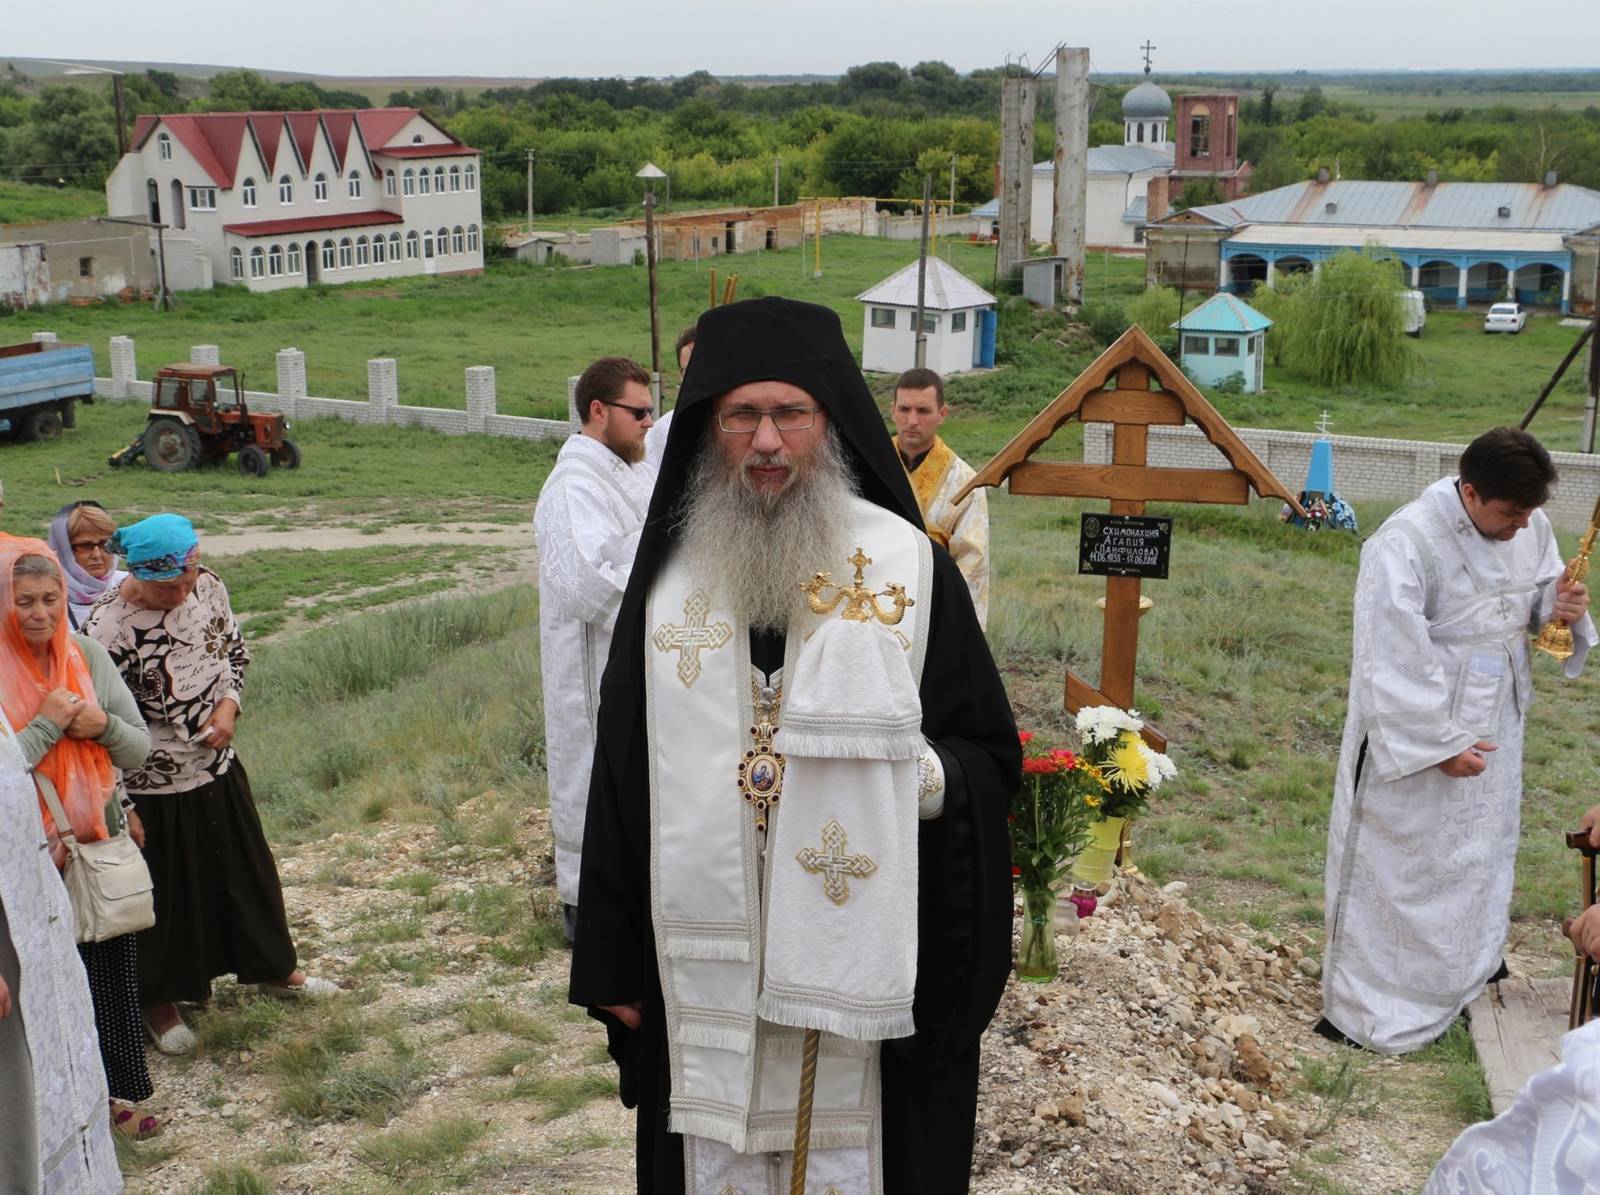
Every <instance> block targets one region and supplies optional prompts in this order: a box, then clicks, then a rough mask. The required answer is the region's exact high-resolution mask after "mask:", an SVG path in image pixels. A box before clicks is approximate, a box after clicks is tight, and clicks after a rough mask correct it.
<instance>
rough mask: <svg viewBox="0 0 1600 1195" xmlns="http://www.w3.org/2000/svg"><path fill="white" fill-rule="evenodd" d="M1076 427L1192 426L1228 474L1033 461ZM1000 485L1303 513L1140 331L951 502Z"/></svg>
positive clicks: (1100, 360) (1120, 342)
mask: <svg viewBox="0 0 1600 1195" xmlns="http://www.w3.org/2000/svg"><path fill="white" fill-rule="evenodd" d="M1070 419H1079V420H1081V421H1083V422H1084V423H1113V424H1124V425H1135V426H1141V425H1142V426H1150V425H1163V424H1165V425H1170V426H1182V425H1183V424H1184V423H1186V422H1189V421H1191V420H1192V421H1193V422H1194V423H1195V424H1196V425H1198V426H1199V428H1200V430H1201V431H1202V432H1204V433H1205V436H1206V439H1208V440H1209V441H1211V443H1212V444H1214V445H1215V446H1216V447H1217V449H1218V450H1219V451H1220V452H1221V453H1222V455H1223V456H1224V457H1226V458H1227V460H1228V463H1229V465H1231V466H1232V467H1231V468H1228V469H1173V468H1159V467H1153V466H1148V465H1145V464H1143V463H1142V461H1143V453H1142V452H1141V453H1140V454H1139V460H1140V462H1141V463H1139V464H1133V463H1128V464H1109V465H1091V464H1087V463H1079V462H1066V461H1061V462H1058V461H1033V460H1030V459H1029V458H1030V457H1031V456H1032V455H1033V454H1034V453H1035V452H1036V451H1038V449H1039V447H1040V446H1041V445H1042V444H1044V442H1045V441H1046V440H1048V439H1049V438H1050V437H1051V436H1053V435H1055V433H1056V431H1057V430H1058V429H1059V428H1060V427H1061V425H1062V424H1064V423H1066V422H1067V421H1068V420H1070ZM1002 483H1008V487H1009V489H1010V492H1011V493H1013V494H1039V495H1051V496H1055V497H1065V498H1108V499H1112V500H1135V501H1150V502H1215V503H1227V504H1232V505H1243V504H1244V503H1246V502H1248V501H1249V500H1250V491H1251V490H1254V491H1255V492H1256V493H1257V494H1258V495H1259V496H1261V497H1263V498H1281V499H1283V500H1284V501H1285V502H1287V503H1288V504H1289V505H1290V506H1291V507H1293V508H1294V509H1295V510H1297V511H1298V510H1299V509H1300V504H1299V502H1298V501H1296V499H1295V496H1294V495H1293V494H1291V493H1290V492H1289V491H1288V490H1287V489H1285V488H1284V485H1283V483H1282V482H1280V481H1279V480H1278V479H1277V477H1276V476H1275V475H1274V474H1273V472H1272V470H1270V469H1268V468H1267V467H1266V465H1264V464H1262V463H1261V461H1260V460H1259V459H1258V458H1257V457H1256V454H1255V453H1253V452H1251V451H1250V448H1249V446H1248V445H1247V444H1245V442H1244V441H1243V440H1241V439H1240V438H1239V435H1238V433H1237V432H1235V431H1234V430H1233V428H1231V427H1229V426H1228V422H1227V420H1225V419H1224V418H1223V417H1222V416H1221V415H1220V414H1219V413H1218V412H1217V409H1216V408H1215V407H1213V406H1212V405H1211V404H1210V403H1209V402H1207V401H1206V398H1205V395H1203V394H1201V393H1200V391H1199V389H1198V388H1196V386H1195V384H1194V383H1193V382H1191V381H1190V380H1189V378H1188V376H1187V375H1185V374H1184V372H1183V370H1181V369H1179V368H1178V367H1177V366H1176V365H1174V364H1173V363H1172V361H1171V359H1170V358H1168V357H1167V355H1166V354H1165V353H1163V352H1162V351H1161V350H1160V349H1159V348H1157V347H1156V344H1155V342H1154V341H1153V340H1151V339H1150V337H1149V336H1148V335H1147V334H1146V333H1145V331H1144V329H1142V328H1140V327H1139V326H1138V325H1137V324H1136V325H1134V326H1133V327H1131V328H1129V329H1128V330H1127V331H1126V332H1124V333H1123V334H1122V335H1121V336H1120V337H1118V338H1117V340H1116V342H1115V343H1114V344H1112V345H1111V346H1110V347H1109V348H1107V349H1106V351H1105V352H1103V353H1101V354H1100V356H1099V357H1097V358H1095V360H1094V362H1093V364H1091V365H1090V366H1089V368H1087V369H1086V370H1084V371H1083V373H1081V374H1079V375H1078V377H1077V379H1076V380H1075V381H1074V382H1073V383H1072V384H1071V385H1070V386H1068V387H1067V388H1066V389H1065V390H1063V391H1062V392H1061V393H1060V394H1059V395H1057V396H1056V399H1055V401H1054V402H1052V403H1051V404H1050V405H1049V406H1047V407H1046V408H1045V409H1044V410H1042V411H1040V412H1039V413H1038V414H1037V415H1036V416H1034V417H1033V419H1032V420H1031V421H1029V423H1028V425H1027V426H1026V427H1024V428H1023V429H1022V430H1021V431H1020V432H1018V433H1017V434H1016V435H1015V436H1014V437H1012V440H1011V442H1010V443H1009V444H1007V445H1006V446H1005V447H1004V448H1002V449H1001V450H1000V452H999V453H997V454H996V455H995V457H994V459H993V460H991V461H990V462H989V463H988V464H986V465H984V466H983V468H981V469H979V470H978V472H977V475H976V476H975V477H973V479H972V480H971V481H970V482H968V483H967V485H966V487H965V488H963V489H962V491H961V493H960V494H958V495H956V499H955V500H956V501H957V502H960V501H961V500H962V499H963V498H965V497H966V496H967V495H968V494H969V493H971V492H972V491H973V490H974V489H977V488H978V487H979V486H998V485H1000V484H1002ZM1302 513H1303V512H1302Z"/></svg>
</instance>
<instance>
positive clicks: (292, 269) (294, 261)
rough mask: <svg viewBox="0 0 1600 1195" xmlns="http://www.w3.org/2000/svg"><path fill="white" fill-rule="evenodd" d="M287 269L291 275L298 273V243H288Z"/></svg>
mask: <svg viewBox="0 0 1600 1195" xmlns="http://www.w3.org/2000/svg"><path fill="white" fill-rule="evenodd" d="M288 269H289V273H291V274H298V273H299V272H300V242H299V241H290V242H289V262H288Z"/></svg>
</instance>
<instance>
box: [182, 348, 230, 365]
mask: <svg viewBox="0 0 1600 1195" xmlns="http://www.w3.org/2000/svg"><path fill="white" fill-rule="evenodd" d="M189 364H190V365H221V364H222V352H221V350H220V349H218V348H217V346H216V345H214V344H197V345H194V346H193V347H192V348H190V350H189Z"/></svg>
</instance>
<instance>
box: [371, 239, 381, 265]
mask: <svg viewBox="0 0 1600 1195" xmlns="http://www.w3.org/2000/svg"><path fill="white" fill-rule="evenodd" d="M372 264H373V265H375V266H381V265H382V264H383V233H381V232H380V233H379V234H378V235H377V236H375V237H373V238H372Z"/></svg>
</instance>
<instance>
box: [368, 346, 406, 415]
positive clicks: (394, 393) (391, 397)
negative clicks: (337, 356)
mask: <svg viewBox="0 0 1600 1195" xmlns="http://www.w3.org/2000/svg"><path fill="white" fill-rule="evenodd" d="M399 402H400V370H399V366H398V364H397V363H396V361H395V359H394V358H393V357H374V358H373V359H372V360H370V361H368V362H367V403H368V404H369V407H370V409H369V410H368V411H367V422H368V423H388V422H390V421H391V420H392V419H393V417H394V409H395V407H396V406H397V405H399Z"/></svg>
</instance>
